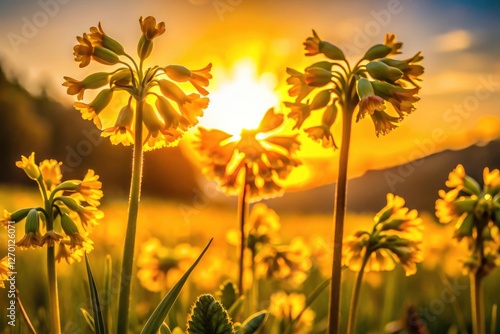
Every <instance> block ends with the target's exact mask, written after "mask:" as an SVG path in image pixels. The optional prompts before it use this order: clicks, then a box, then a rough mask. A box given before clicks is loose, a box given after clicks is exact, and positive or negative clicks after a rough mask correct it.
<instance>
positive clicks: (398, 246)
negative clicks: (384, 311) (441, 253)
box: [343, 194, 423, 334]
mask: <svg viewBox="0 0 500 334" xmlns="http://www.w3.org/2000/svg"><path fill="white" fill-rule="evenodd" d="M404 204H405V201H404V199H403V198H401V197H399V196H395V195H393V194H387V205H386V206H385V207H384V208H382V210H380V211H379V212H378V213H377V214H376V215H375V218H374V222H375V225H374V226H373V229H372V231H371V232H368V231H358V232H356V233H355V234H354V235H353V236H350V237H348V238H346V240H345V242H344V247H343V250H344V254H343V263H344V265H345V266H346V267H347V268H349V269H350V270H352V271H357V275H356V282H355V283H354V288H353V291H352V297H351V303H350V308H349V320H348V323H347V333H348V334H352V333H354V332H355V331H354V330H355V324H356V310H357V305H358V300H359V293H360V290H361V284H362V282H363V274H364V272H365V271H385V270H393V269H394V267H395V265H396V263H400V264H401V265H402V266H403V268H404V270H405V273H406V276H410V275H413V274H415V272H416V271H417V267H416V264H417V263H419V262H422V260H423V255H422V250H421V249H420V244H421V243H422V230H423V226H422V224H421V223H422V221H421V219H420V218H418V212H417V211H416V210H411V211H409V210H408V208H406V207H405V206H404Z"/></svg>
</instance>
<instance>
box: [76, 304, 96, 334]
mask: <svg viewBox="0 0 500 334" xmlns="http://www.w3.org/2000/svg"><path fill="white" fill-rule="evenodd" d="M80 311H81V312H82V314H83V318H84V319H85V322H87V325H89V327H90V330H91V331H92V333H95V326H94V318H93V317H92V316H91V315H90V313H89V312H87V310H86V309H84V308H83V307H81V308H80Z"/></svg>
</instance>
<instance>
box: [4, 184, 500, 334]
mask: <svg viewBox="0 0 500 334" xmlns="http://www.w3.org/2000/svg"><path fill="white" fill-rule="evenodd" d="M0 198H2V205H4V206H5V207H24V206H30V205H36V203H37V201H38V193H37V192H35V191H33V190H32V189H26V188H24V189H23V188H19V189H17V188H16V189H11V188H7V187H2V188H0ZM126 206H127V202H126V201H124V200H112V199H107V200H105V201H104V203H103V205H102V207H101V209H102V210H103V211H104V212H105V213H106V215H105V217H104V218H103V220H102V221H101V223H100V224H99V225H98V226H96V227H95V229H94V231H93V234H92V235H93V241H94V248H95V249H94V250H93V251H92V252H91V253H90V254H89V259H90V263H91V264H92V267H93V269H94V276H95V279H96V282H97V284H98V285H99V286H100V287H101V288H100V290H99V293H100V295H101V298H102V302H103V303H110V302H111V301H112V300H113V299H116V297H117V293H118V290H117V289H116V286H117V285H118V281H119V265H118V263H116V262H115V263H112V265H111V274H110V277H111V280H112V284H111V286H112V288H111V289H110V290H109V291H106V290H105V289H104V281H105V277H106V273H105V268H106V261H107V257H108V256H110V257H111V258H114V259H115V258H119V255H120V253H121V251H122V249H121V248H122V247H123V246H122V242H121V241H122V240H123V238H124V234H125V231H124V227H123V222H124V221H125V220H126ZM182 209H183V207H182V206H180V205H179V204H178V203H175V202H171V201H170V202H169V201H164V200H161V199H155V198H145V199H143V202H142V207H141V218H140V221H139V226H140V228H139V230H138V244H139V245H140V246H139V250H138V254H137V267H136V268H135V269H134V277H133V286H134V287H135V293H134V294H133V297H132V298H133V303H132V304H133V305H134V308H133V312H132V318H131V320H132V324H133V326H136V328H139V324H141V323H143V322H144V321H145V320H146V319H147V316H148V314H150V313H151V312H152V310H153V309H154V308H155V306H156V304H157V303H158V302H159V301H160V298H161V296H162V295H164V294H165V293H166V291H168V289H169V288H171V287H172V286H173V284H174V283H175V282H176V281H177V280H178V279H179V277H180V275H181V274H182V273H183V272H184V271H185V270H186V269H187V268H188V267H189V265H191V263H192V262H193V261H194V259H195V258H196V257H197V256H198V254H199V252H200V250H201V249H202V248H203V246H204V243H205V242H206V241H208V240H209V239H210V238H214V242H213V244H212V246H211V248H210V249H209V251H208V253H207V254H206V255H205V257H204V258H203V260H202V261H201V262H200V264H199V266H198V267H197V268H196V269H195V271H194V273H193V275H192V276H191V277H190V279H189V281H188V283H187V285H186V286H185V289H184V290H183V291H182V293H181V295H180V297H179V299H178V301H177V302H176V304H175V305H174V308H173V311H171V313H170V315H169V317H168V320H169V321H170V322H169V325H171V326H172V327H175V326H176V325H178V326H179V327H181V328H183V329H184V327H185V321H186V317H187V315H188V312H189V308H190V306H191V305H192V304H193V303H194V301H195V300H196V297H197V296H198V295H199V294H201V293H212V294H215V293H216V292H217V291H218V289H219V286H220V285H221V284H222V283H224V282H225V281H226V280H228V279H231V280H233V281H234V280H235V278H236V277H237V257H236V255H235V254H236V253H237V247H236V243H235V234H237V231H236V229H235V212H234V211H235V209H234V208H231V207H226V206H214V207H211V206H208V207H206V208H205V209H203V210H201V211H200V212H199V214H197V215H193V216H191V217H190V220H189V222H186V220H185V216H184V215H183V211H182ZM261 209H264V208H261ZM264 210H269V209H267V208H266V209H264ZM278 214H279V217H278ZM422 218H423V225H424V234H425V237H424V242H423V243H422V252H423V257H424V261H422V263H421V264H419V266H418V271H417V273H416V274H415V275H414V276H411V277H409V278H406V277H405V275H404V271H403V270H402V269H401V268H396V269H395V270H393V271H388V272H369V273H366V274H365V280H366V283H367V284H366V285H365V286H364V287H363V289H362V291H361V303H362V304H363V307H362V308H360V310H359V315H358V318H359V325H358V326H359V327H358V330H359V332H360V333H361V332H377V333H382V332H386V330H390V329H391V328H397V327H398V326H399V325H402V324H399V323H398V322H399V320H400V319H403V318H404V316H405V314H406V313H407V312H408V308H409V307H410V305H412V306H413V311H414V312H415V311H416V312H418V314H419V317H420V319H421V321H422V322H423V323H424V324H425V325H426V326H427V328H428V329H429V331H430V332H431V333H467V325H466V324H467V323H468V322H469V321H470V316H469V314H470V307H469V306H468V301H467V300H468V295H469V284H468V280H467V277H466V276H463V275H462V263H461V262H460V259H461V258H462V257H463V256H464V255H465V254H466V249H464V248H463V247H459V246H457V244H456V241H454V240H453V239H452V235H453V226H451V225H442V224H439V223H438V222H437V221H436V219H435V218H433V216H432V215H431V214H425V213H424V214H423V215H422ZM272 219H273V220H275V221H274V222H273V224H274V226H273V229H274V230H272V229H271V230H268V229H266V231H267V232H265V233H269V236H270V237H274V238H277V236H278V235H279V239H278V240H274V241H273V242H275V243H276V244H279V245H282V246H283V247H285V248H286V247H291V249H293V247H294V246H293V245H295V247H298V248H299V249H300V251H298V252H296V253H295V254H294V255H293V257H292V258H293V259H294V261H297V264H298V267H296V268H294V269H295V270H294V271H293V272H291V273H288V272H277V273H276V275H278V278H275V277H267V275H266V271H265V269H266V268H265V267H264V268H262V271H261V272H260V273H259V274H258V280H259V295H258V296H257V297H256V298H257V302H256V304H255V305H254V306H253V307H254V308H255V309H257V310H262V309H268V310H269V312H270V316H269V319H268V320H267V322H266V324H265V329H266V331H265V333H281V331H280V329H279V327H277V324H278V323H279V322H280V321H283V322H286V321H289V319H287V317H288V316H290V315H291V316H292V317H293V316H294V315H296V314H297V313H298V312H300V311H301V310H302V309H303V307H304V303H305V300H306V298H307V296H309V295H310V293H311V292H312V291H314V289H315V288H316V287H317V286H318V285H319V284H321V283H322V282H323V281H324V280H325V278H327V277H328V275H329V273H330V270H331V269H330V267H331V258H332V254H331V253H330V248H331V247H330V244H331V240H330V239H329V237H327V236H328V235H330V233H331V231H330V221H331V216H329V215H287V214H286V212H284V213H272ZM372 224H373V213H366V214H362V215H361V214H360V215H348V216H347V224H346V235H350V234H352V233H353V232H354V231H357V230H360V229H368V228H370V226H371V225H372ZM207 226H208V227H209V228H207ZM304 226H307V228H304ZM0 243H1V244H6V243H7V235H6V234H4V233H3V234H1V235H0ZM44 255H45V254H44V252H43V250H42V249H37V250H33V249H29V250H18V251H17V252H16V267H17V268H19V269H18V270H17V275H16V276H17V282H16V286H17V289H18V290H19V291H20V295H21V298H22V300H23V301H24V307H25V309H26V310H27V312H28V313H29V314H30V317H31V320H32V321H33V324H34V326H35V327H36V328H38V329H39V332H40V333H44V332H49V330H48V326H49V324H48V323H47V322H46V314H47V309H46V305H47V295H46V288H44V287H45V286H46V283H45V282H44V277H45V275H46V272H45V271H46V270H45V267H44V266H43V265H40V264H41V263H43V262H44V257H45V256H44ZM58 270H59V275H60V277H59V283H60V288H61V290H62V291H64V292H63V293H62V295H61V298H62V300H63V301H64V302H63V307H62V318H63V319H65V321H64V327H63V330H64V332H66V333H89V332H90V330H89V327H88V325H87V323H86V321H85V319H84V317H83V314H82V312H81V309H82V308H84V309H87V310H88V309H90V305H89V295H88V288H87V283H86V274H85V272H86V271H85V265H84V263H83V262H79V263H74V264H72V265H69V264H67V263H66V262H65V261H64V260H63V261H62V262H61V263H60V264H59V265H58ZM279 270H287V269H286V268H285V267H283V268H280V269H279ZM279 275H282V276H289V277H286V278H289V279H284V278H283V277H279ZM354 279H355V275H354V273H353V272H350V271H349V270H347V269H346V270H345V278H344V281H343V289H345V291H350V289H351V288H352V286H353V283H354ZM499 279H500V273H499V272H498V271H496V272H495V273H494V274H492V275H491V276H490V277H488V279H487V280H486V282H485V289H486V291H488V294H487V295H486V301H485V303H486V305H487V306H486V307H487V310H489V311H491V307H492V305H493V304H494V303H496V302H498V299H497V298H496V296H498V295H499V294H500V287H499V286H498V284H497V282H498V280H499ZM248 280H249V281H251V277H248ZM35 283H36V284H35ZM248 283H250V282H248ZM327 298H328V297H327V291H326V290H324V291H322V293H321V294H320V296H319V297H318V298H317V299H316V300H315V301H314V302H313V303H312V304H311V305H310V307H308V308H307V309H306V311H305V313H304V314H303V315H302V316H301V320H300V326H298V327H297V328H296V330H295V331H294V332H293V333H323V332H324V331H325V326H326V314H327V308H326V303H327ZM6 301H7V300H6V299H5V298H2V299H1V300H0V307H1V308H2V309H5V308H6V307H7V304H6ZM342 303H343V305H345V307H347V305H348V304H349V298H348V296H347V295H346V296H345V297H344V298H343V300H342ZM111 305H112V304H111ZM488 313H489V314H491V312H488ZM489 314H487V318H490V315H489ZM7 321H8V319H7V318H2V319H1V320H0V328H2V331H6V330H7V329H8V328H9V327H8V326H7V323H6V322H7ZM20 326H21V328H23V325H22V324H21V325H20ZM21 332H24V330H21ZM394 332H396V331H394ZM7 333H8V332H7Z"/></svg>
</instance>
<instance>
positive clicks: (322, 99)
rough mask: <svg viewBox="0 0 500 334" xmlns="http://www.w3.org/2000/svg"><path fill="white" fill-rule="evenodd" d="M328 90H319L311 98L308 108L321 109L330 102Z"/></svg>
mask: <svg viewBox="0 0 500 334" xmlns="http://www.w3.org/2000/svg"><path fill="white" fill-rule="evenodd" d="M330 95H331V93H330V90H328V89H326V90H323V91H321V92H319V93H318V94H317V95H316V96H315V97H314V99H313V101H312V103H311V105H310V107H309V108H310V109H311V110H316V109H321V108H323V107H325V106H326V105H327V104H328V102H330Z"/></svg>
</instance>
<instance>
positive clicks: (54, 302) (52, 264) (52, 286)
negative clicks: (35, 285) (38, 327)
mask: <svg viewBox="0 0 500 334" xmlns="http://www.w3.org/2000/svg"><path fill="white" fill-rule="evenodd" d="M47 273H48V278H49V308H50V311H49V313H50V327H51V329H52V331H51V333H54V334H59V333H61V319H60V317H59V295H58V292H57V273H56V260H55V252H54V247H47Z"/></svg>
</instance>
